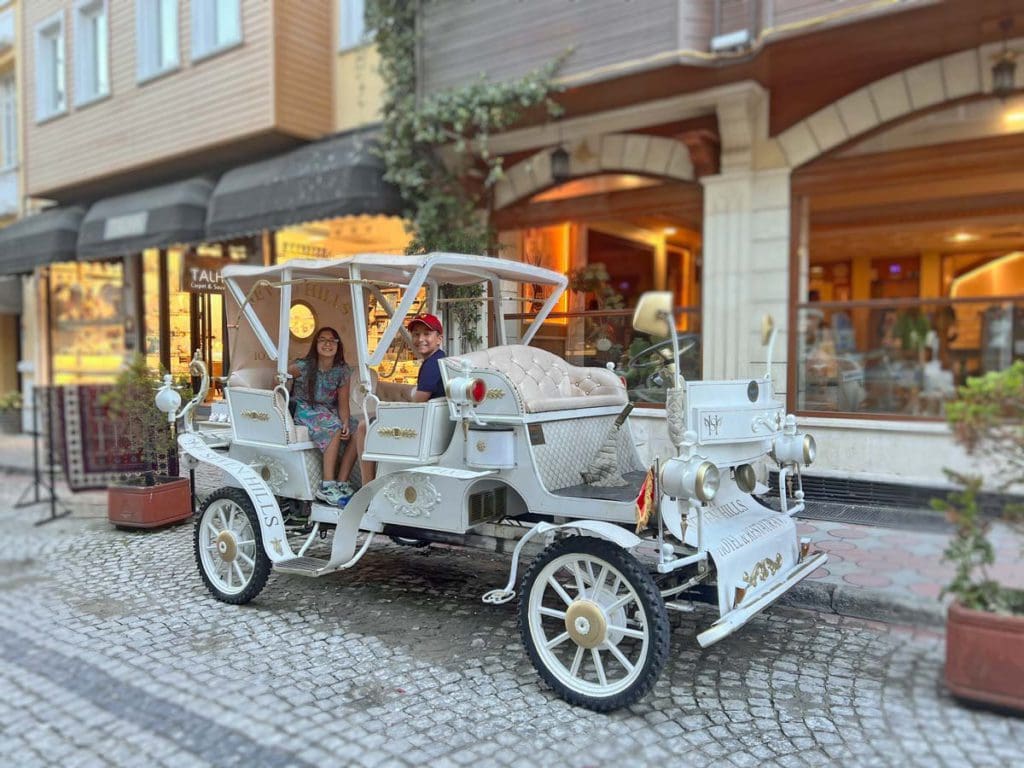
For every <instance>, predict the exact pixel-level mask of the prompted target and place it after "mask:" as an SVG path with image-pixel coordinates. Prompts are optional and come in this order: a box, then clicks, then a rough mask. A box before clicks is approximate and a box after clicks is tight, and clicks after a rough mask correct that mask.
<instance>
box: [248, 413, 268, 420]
mask: <svg viewBox="0 0 1024 768" xmlns="http://www.w3.org/2000/svg"><path fill="white" fill-rule="evenodd" d="M242 416H244V417H245V418H247V419H255V420H256V421H270V414H269V413H266V412H264V411H242Z"/></svg>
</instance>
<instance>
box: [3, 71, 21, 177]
mask: <svg viewBox="0 0 1024 768" xmlns="http://www.w3.org/2000/svg"><path fill="white" fill-rule="evenodd" d="M0 131H2V132H3V136H2V142H0V171H10V170H12V169H14V168H17V167H18V95H17V90H16V86H15V82H14V73H13V72H11V73H8V74H6V75H4V76H3V77H0Z"/></svg>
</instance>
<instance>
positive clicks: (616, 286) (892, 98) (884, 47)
mask: <svg viewBox="0 0 1024 768" xmlns="http://www.w3.org/2000/svg"><path fill="white" fill-rule="evenodd" d="M420 28H421V30H422V34H423V39H422V40H421V42H420V50H421V51H422V54H421V56H420V60H419V68H420V69H419V74H420V83H421V89H422V91H423V93H424V94H425V95H428V96H429V95H430V94H433V93H438V92H441V91H443V90H444V89H447V88H451V87H457V86H460V85H464V84H467V83H469V82H473V81H476V80H477V79H478V78H479V77H480V76H481V73H483V74H484V76H485V77H487V78H490V79H492V80H495V81H501V80H507V79H510V78H514V77H518V76H522V75H524V74H525V73H527V72H529V71H530V70H532V69H535V68H537V67H539V66H541V65H543V64H545V63H547V62H550V61H551V60H553V59H554V58H556V57H558V56H559V55H561V54H562V53H563V52H564V51H566V50H567V49H568V50H570V51H571V52H570V53H569V55H568V57H567V59H566V61H565V64H564V66H563V68H562V69H561V70H560V72H559V80H560V83H561V84H562V85H563V86H564V89H565V90H564V92H563V93H561V94H560V95H559V96H558V97H557V98H558V100H559V101H560V103H561V104H562V105H563V106H564V108H565V114H564V116H562V117H561V118H560V119H558V120H540V121H538V120H534V121H527V122H526V123H524V124H523V125H521V126H519V127H517V128H516V129H515V130H511V131H508V132H507V133H506V134H504V135H503V136H499V137H496V138H494V139H493V140H492V142H491V144H490V148H491V150H492V151H495V152H500V153H502V154H503V155H504V157H505V159H506V163H505V168H506V178H505V179H504V180H503V181H502V182H501V183H500V184H499V186H498V188H497V189H496V191H495V212H494V220H495V222H496V224H497V225H498V226H499V228H500V229H501V230H502V236H503V241H504V242H505V244H506V245H507V246H508V247H509V248H510V249H511V250H512V251H513V252H516V253H519V254H520V256H521V258H524V259H528V260H530V261H533V262H535V263H544V264H548V265H550V266H553V267H555V268H565V269H567V270H569V271H570V273H571V274H572V276H573V277H574V278H575V284H576V286H577V287H578V288H579V290H577V291H573V292H571V295H570V306H569V309H570V310H571V311H570V312H569V313H568V314H567V316H566V317H565V318H564V319H562V320H561V323H562V324H563V326H564V328H556V327H552V328H551V329H550V330H549V331H548V330H546V331H545V332H544V333H542V334H540V335H541V336H543V337H544V338H545V339H546V343H549V344H550V345H552V346H555V347H558V348H560V351H563V352H565V353H566V354H568V355H570V356H580V357H582V358H583V359H584V360H585V361H587V362H601V363H603V362H605V361H606V359H607V358H616V359H617V360H619V361H621V360H624V359H625V358H627V357H629V353H630V352H632V351H634V350H635V349H636V348H637V344H636V340H633V339H631V338H630V337H629V334H628V329H626V327H625V326H626V323H625V321H624V320H623V318H622V317H621V313H620V314H619V315H618V316H616V315H615V313H611V312H604V313H603V315H602V313H601V310H603V309H606V308H607V306H608V305H609V302H608V301H607V299H608V297H609V295H612V296H614V297H615V304H614V305H615V306H621V305H623V304H624V305H625V306H627V307H629V306H631V305H632V302H633V301H634V300H635V298H636V296H637V295H638V294H639V293H640V292H641V291H642V290H645V289H648V288H663V289H672V290H674V291H675V292H676V295H677V296H678V302H679V311H680V324H679V328H680V330H681V331H685V332H687V333H689V334H691V335H692V336H693V337H694V343H693V344H692V345H689V346H691V348H692V349H694V350H698V352H697V356H696V359H693V357H692V355H693V354H694V353H691V357H690V358H689V359H684V361H683V363H682V365H683V370H684V372H687V373H688V375H698V376H702V377H703V378H705V379H720V378H733V377H744V376H755V375H759V374H760V373H762V372H763V371H764V369H765V364H766V355H765V351H764V349H763V348H762V347H761V345H760V333H759V329H760V326H761V318H762V316H763V315H765V314H768V315H771V316H772V317H773V318H774V322H775V325H776V327H777V328H779V329H780V334H779V337H778V348H777V349H776V350H775V356H774V358H773V361H772V366H771V369H772V375H773V378H774V381H775V384H776V387H777V389H778V390H780V391H781V392H782V394H783V396H784V397H785V398H786V400H787V402H788V406H789V409H790V410H791V411H793V412H795V413H797V414H798V415H800V416H801V418H802V420H803V422H804V423H806V424H807V425H808V428H809V429H811V430H812V431H814V432H815V433H816V434H817V435H818V436H819V445H820V446H821V451H820V456H819V459H818V462H817V466H816V467H815V472H816V473H818V474H821V475H825V476H828V475H832V476H837V477H844V478H848V477H855V478H860V479H865V480H875V481H893V482H895V483H907V482H910V483H917V484H923V485H932V486H941V485H944V484H945V478H944V475H943V471H942V470H943V467H960V468H963V466H964V465H963V461H964V460H963V458H962V456H961V452H960V451H959V449H957V448H956V447H955V446H954V444H953V442H952V440H951V438H950V435H949V432H948V429H947V427H946V425H945V423H944V421H943V418H942V416H943V408H944V405H943V404H944V403H945V402H946V401H947V400H948V399H949V398H951V397H952V396H954V394H955V387H956V386H957V385H959V384H962V383H963V382H964V381H965V380H966V377H967V376H969V375H976V374H979V373H984V372H987V371H992V370H999V369H1001V368H1003V367H1006V366H1007V365H1009V364H1010V362H1011V361H1012V360H1014V359H1019V358H1020V357H1022V356H1024V272H1022V269H1024V253H1022V249H1024V227H1022V226H1021V225H1022V224H1024V184H1022V182H1021V178H1020V177H1019V175H1018V174H1016V173H1015V172H1014V170H1013V169H1014V168H1015V160H1016V156H1017V154H1018V153H1020V152H1021V151H1024V120H1022V118H1021V116H1022V115H1024V100H1022V98H1021V94H1020V89H1021V86H1022V84H1024V73H1022V71H1021V68H1020V67H1017V66H1015V64H1014V60H1013V52H1014V51H1015V50H1021V49H1022V48H1024V39H1022V35H1024V6H1021V5H1020V4H1019V3H1004V2H985V1H982V2H977V3H892V4H878V3H871V2H854V1H851V2H843V3H834V2H804V1H797V0H792V1H783V0H776V2H772V3H768V2H727V1H724V0H722V1H719V2H714V3H702V2H689V1H687V0H639V1H638V2H632V3H621V2H618V1H617V0H598V1H597V2H593V3H587V4H586V5H585V7H584V6H583V4H574V3H566V4H555V5H552V4H547V3H540V2H531V1H530V0H525V2H521V3H502V2H499V1H498V0H482V1H480V2H475V3H469V4H467V3H460V2H457V0H439V1H438V2H435V3H430V4H426V5H424V6H423V8H422V13H421V19H420ZM597 265H603V267H600V266H597ZM605 273H606V274H605ZM595 277H600V278H601V281H600V282H603V283H604V285H603V286H602V287H601V288H600V289H599V290H594V278H595ZM588 280H589V282H588ZM579 313H582V315H581V314H579ZM634 384H635V385H636V386H638V387H641V388H642V387H643V385H644V382H634ZM640 399H641V400H642V399H644V397H643V393H641V396H640ZM638 421H639V423H640V424H643V423H644V418H643V416H642V415H641V416H640V418H639V419H638ZM649 424H650V430H651V434H650V435H648V438H649V441H650V446H651V450H652V452H660V453H664V452H665V451H667V450H668V446H667V444H666V443H665V441H664V436H663V435H660V434H658V433H657V431H656V430H657V426H656V425H657V421H656V420H654V419H651V420H650V421H649Z"/></svg>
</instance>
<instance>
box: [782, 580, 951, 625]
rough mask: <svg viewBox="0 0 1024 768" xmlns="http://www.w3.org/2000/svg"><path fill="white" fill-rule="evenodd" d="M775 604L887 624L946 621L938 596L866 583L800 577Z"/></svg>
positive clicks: (942, 605)
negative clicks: (922, 596)
mask: <svg viewBox="0 0 1024 768" xmlns="http://www.w3.org/2000/svg"><path fill="white" fill-rule="evenodd" d="M779 604H780V605H789V606H792V607H794V608H806V609H810V610H814V611H821V612H823V613H834V614H837V615H839V616H849V617H851V618H856V619H868V620H870V621H882V622H885V623H887V624H910V625H914V626H925V627H942V626H945V624H946V606H945V604H944V603H942V602H940V601H938V600H928V599H915V598H912V597H907V596H906V595H900V594H894V593H892V592H887V591H885V590H884V589H871V588H870V587H847V586H844V585H841V584H829V583H826V582H811V583H807V582H806V581H803V582H801V583H799V584H797V585H796V586H794V587H793V588H792V589H791V590H790V591H789V592H787V593H786V594H785V595H783V596H782V597H781V598H780V599H779Z"/></svg>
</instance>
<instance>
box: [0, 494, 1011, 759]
mask: <svg viewBox="0 0 1024 768" xmlns="http://www.w3.org/2000/svg"><path fill="white" fill-rule="evenodd" d="M24 480H25V477H24V475H20V476H11V475H3V474H0V531H2V532H3V535H2V536H0V754H3V755H4V757H5V760H6V761H7V763H8V764H11V765H18V766H19V767H21V766H24V767H25V768H34V767H35V766H53V765H60V766H106V765H114V766H147V768H148V766H161V767H163V766H166V767H167V768H179V767H180V768H187V767H189V766H207V765H211V766H233V765H259V766H327V765H359V766H371V767H372V766H389V767H390V766H420V765H431V766H441V767H442V768H457V767H458V766H464V765H473V766H485V767H486V766H535V765H550V764H560V765H567V766H573V767H578V768H585V767H586V766H598V765H614V766H616V768H620V767H621V768H631V766H648V765H652V764H669V763H670V762H671V763H676V764H680V765H696V766H716V767H717V766H737V767H739V766H759V767H760V766H784V767H786V768H789V767H791V766H792V767H799V766H826V765H828V766H831V765H850V766H904V765H912V766H1006V765H1019V764H1021V758H1022V755H1024V720H1022V719H1020V718H1014V717H1008V716H1005V715H1001V714H998V713H993V712H987V711H983V710H975V709H970V708H965V707H962V706H959V705H958V704H957V703H956V702H954V701H953V700H952V699H951V698H950V697H949V696H948V694H947V693H946V692H945V691H944V690H943V687H942V685H941V682H940V679H941V668H942V636H941V633H939V632H937V631H935V630H932V629H926V628H917V629H909V628H902V627H898V626H896V625H886V624H879V623H873V622H865V621H862V620H858V619H850V618H846V617H842V616H837V615H835V614H823V613H814V612H809V611H805V610H801V609H797V608H792V607H785V606H777V607H774V608H773V609H772V610H770V611H769V612H767V613H765V614H762V615H760V616H758V617H756V618H754V619H753V620H752V621H751V622H750V624H748V625H747V626H746V627H744V629H743V630H741V631H740V632H738V633H737V634H736V635H734V636H732V637H730V638H727V639H726V640H723V641H722V642H721V643H719V644H717V645H715V646H713V647H711V648H709V649H705V650H702V649H700V648H699V647H698V646H697V645H696V643H695V641H694V635H695V633H696V632H697V631H698V629H699V628H701V627H703V626H706V625H707V624H708V623H709V622H710V621H711V620H713V616H714V614H713V611H712V610H711V609H710V608H708V607H705V606H698V608H697V610H696V611H695V612H694V613H692V614H673V615H672V616H673V618H672V638H671V641H672V653H671V656H670V659H669V662H668V664H667V665H666V667H665V669H664V671H663V672H662V675H661V677H660V679H659V681H658V682H657V684H656V685H655V686H654V689H653V690H652V692H651V693H650V694H649V695H648V696H647V697H646V698H644V699H643V700H642V701H640V702H638V703H637V704H635V705H634V706H632V707H630V708H628V709H624V710H620V711H617V712H614V713H611V714H607V715H605V714H596V713H593V712H590V711H587V710H581V709H575V708H573V707H571V706H569V705H567V704H566V703H565V702H563V701H562V700H560V699H558V698H557V697H555V696H554V695H553V694H552V693H551V692H550V691H548V690H546V689H545V688H544V687H543V686H542V684H541V683H540V682H539V678H538V676H537V675H536V673H535V671H534V670H533V668H532V667H531V665H530V663H529V661H528V659H527V656H526V653H525V652H524V650H523V647H522V644H521V642H520V640H519V637H518V630H517V626H516V608H515V605H514V604H508V605H503V606H487V605H484V604H483V603H482V602H481V601H480V595H481V594H482V593H483V592H484V591H485V590H487V589H490V588H492V587H494V586H496V585H500V584H502V583H503V582H504V580H505V577H506V574H507V566H508V560H507V557H505V556H501V555H493V554H488V553H482V552H468V551H465V550H457V549H452V548H448V547H430V548H428V549H423V550H412V549H408V548H404V547H397V546H395V545H393V544H390V543H381V544H378V543H376V542H375V543H374V545H373V546H372V547H371V549H370V551H369V552H368V554H367V555H366V557H365V558H364V560H363V561H362V562H361V563H360V564H359V566H358V567H357V568H354V569H352V570H351V571H347V572H344V573H339V574H333V575H331V576H329V577H325V578H323V579H317V580H313V579H305V578H302V577H298V576H282V575H272V576H271V578H270V581H269V582H268V584H267V587H266V589H265V590H264V591H263V592H262V594H261V595H260V596H259V597H258V598H257V599H256V600H255V601H254V602H253V603H252V604H250V605H248V606H243V607H237V606H229V605H225V604H223V603H219V602H217V601H215V600H213V599H212V598H211V597H210V596H209V595H208V594H207V592H206V590H205V588H204V587H203V585H202V582H201V580H200V579H199V577H198V574H197V572H196V567H195V564H194V560H193V555H192V541H191V540H192V532H191V526H189V525H180V526H174V527H169V528H165V529H160V530H154V531H148V532H124V531H118V530H115V529H114V528H112V527H111V526H110V525H108V524H107V523H106V521H105V519H104V518H103V515H102V507H101V506H99V505H96V504H94V503H93V502H95V500H96V499H97V498H102V494H90V495H89V498H90V503H92V506H89V505H86V504H83V505H79V504H77V503H76V504H75V510H74V511H75V514H74V515H73V516H71V517H68V518H63V519H59V520H56V521H53V522H51V523H48V524H46V525H43V526H38V527H37V526H34V525H33V522H34V521H35V520H36V519H39V518H40V517H41V512H42V510H38V509H37V508H31V509H20V510H14V509H12V505H13V501H14V499H15V497H16V495H17V494H18V492H19V491H20V485H21V483H22V482H23V481H24ZM97 510H99V512H100V513H99V514H97V515H96V516H95V517H93V516H91V515H93V514H95V513H96V511H97ZM827 535H831V534H830V533H829V534H827ZM833 539H834V540H835V541H837V542H840V541H844V540H845V539H843V538H842V537H840V536H835V537H833ZM851 540H852V539H851ZM830 575H831V574H830Z"/></svg>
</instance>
